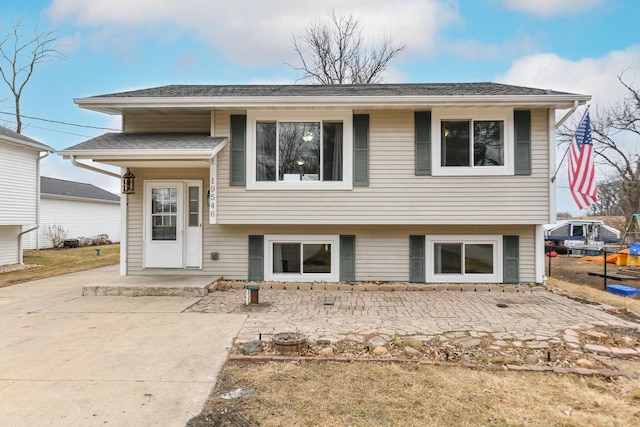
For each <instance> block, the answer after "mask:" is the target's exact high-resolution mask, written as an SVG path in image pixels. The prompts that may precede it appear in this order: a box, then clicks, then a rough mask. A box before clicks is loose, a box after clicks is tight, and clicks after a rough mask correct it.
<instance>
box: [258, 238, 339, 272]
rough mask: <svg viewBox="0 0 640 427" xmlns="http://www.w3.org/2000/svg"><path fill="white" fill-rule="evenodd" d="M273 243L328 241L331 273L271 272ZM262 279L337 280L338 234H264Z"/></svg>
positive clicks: (322, 242) (321, 242) (320, 242)
mask: <svg viewBox="0 0 640 427" xmlns="http://www.w3.org/2000/svg"><path fill="white" fill-rule="evenodd" d="M274 243H302V244H304V243H307V244H308V243H319V244H324V243H328V244H330V245H331V246H332V247H331V273H324V274H322V273H313V274H304V273H300V274H292V273H286V274H284V273H281V274H276V273H273V244H274ZM264 254H265V257H264V280H265V281H272V282H338V281H339V279H340V236H339V235H321V234H269V235H265V236H264Z"/></svg>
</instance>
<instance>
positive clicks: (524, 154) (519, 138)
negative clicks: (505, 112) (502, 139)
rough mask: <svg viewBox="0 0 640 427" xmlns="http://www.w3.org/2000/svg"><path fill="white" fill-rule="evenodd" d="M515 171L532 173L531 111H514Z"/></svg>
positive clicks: (524, 173) (526, 173)
mask: <svg viewBox="0 0 640 427" xmlns="http://www.w3.org/2000/svg"><path fill="white" fill-rule="evenodd" d="M513 123H514V128H515V129H514V133H515V139H516V141H515V150H516V153H515V163H516V165H515V173H516V175H531V111H529V110H525V111H514V112H513Z"/></svg>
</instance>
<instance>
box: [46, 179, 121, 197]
mask: <svg viewBox="0 0 640 427" xmlns="http://www.w3.org/2000/svg"><path fill="white" fill-rule="evenodd" d="M40 194H41V195H49V196H61V197H65V198H66V197H69V198H74V199H90V200H104V201H112V202H119V201H120V196H117V195H115V194H113V193H110V192H108V191H106V190H103V189H102V188H99V187H96V186H95V185H92V184H85V183H83V182H75V181H66V180H64V179H56V178H47V177H44V176H41V177H40Z"/></svg>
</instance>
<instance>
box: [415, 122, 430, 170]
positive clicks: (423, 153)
mask: <svg viewBox="0 0 640 427" xmlns="http://www.w3.org/2000/svg"><path fill="white" fill-rule="evenodd" d="M414 116H415V138H416V141H415V143H416V144H415V158H416V159H415V163H416V165H415V168H416V175H431V111H416V112H415V114H414Z"/></svg>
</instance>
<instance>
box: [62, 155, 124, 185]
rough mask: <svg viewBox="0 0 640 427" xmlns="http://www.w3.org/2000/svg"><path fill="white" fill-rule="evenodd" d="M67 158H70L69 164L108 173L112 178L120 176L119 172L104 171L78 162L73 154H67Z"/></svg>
mask: <svg viewBox="0 0 640 427" xmlns="http://www.w3.org/2000/svg"><path fill="white" fill-rule="evenodd" d="M69 159H70V160H71V164H72V165H73V166H77V167H79V168H82V169H87V170H90V171H92V172H97V173H101V174H103V175H109V176H111V177H113V178H118V179H120V178H122V177H121V176H120V174H117V173H114V172H110V171H106V170H104V169H100V168H95V167H93V166H89V165H85V164H84V163H80V162H78V161H76V158H75V157H74V156H73V154H72V155H70V156H69Z"/></svg>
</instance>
